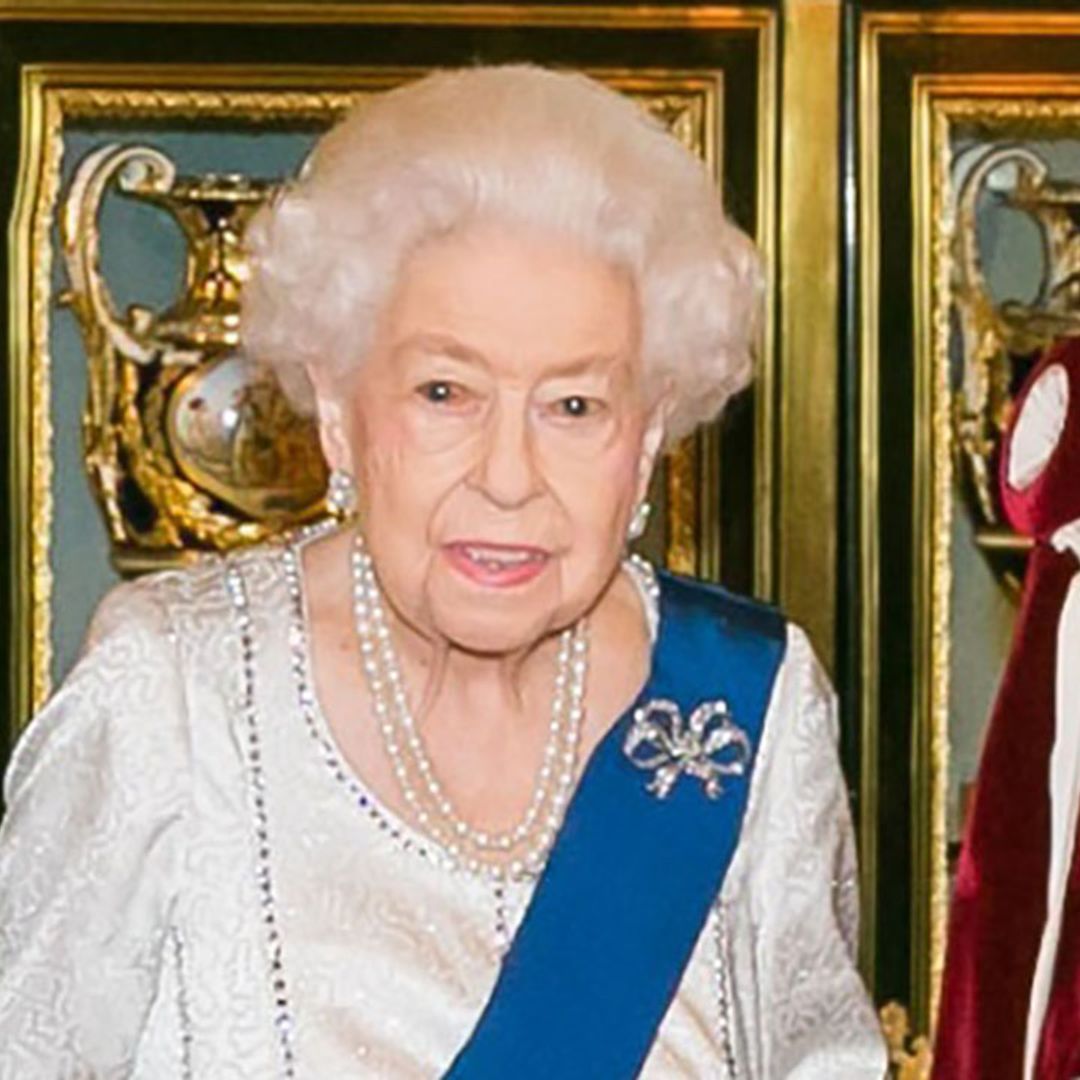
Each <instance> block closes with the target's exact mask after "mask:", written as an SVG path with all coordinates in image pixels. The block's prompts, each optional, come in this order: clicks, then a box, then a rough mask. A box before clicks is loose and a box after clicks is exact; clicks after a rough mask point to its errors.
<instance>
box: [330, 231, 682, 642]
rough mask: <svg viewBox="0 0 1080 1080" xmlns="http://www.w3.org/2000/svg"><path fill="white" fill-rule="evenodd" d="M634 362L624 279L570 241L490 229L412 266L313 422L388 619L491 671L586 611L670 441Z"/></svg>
mask: <svg viewBox="0 0 1080 1080" xmlns="http://www.w3.org/2000/svg"><path fill="white" fill-rule="evenodd" d="M639 342H640V330H639V316H638V305H637V297H636V295H635V290H634V287H633V283H632V281H631V279H630V277H629V276H628V275H627V274H625V273H623V272H622V271H620V270H619V269H617V268H615V267H614V266H612V265H611V264H610V263H608V262H607V261H605V260H603V259H602V258H599V257H597V256H594V255H590V254H586V253H585V252H583V251H582V250H580V249H579V248H577V247H576V246H574V245H572V244H571V243H570V242H568V241H564V240H562V239H559V238H552V237H551V236H548V235H546V234H536V233H533V232H532V231H531V230H528V229H526V228H523V227H510V226H502V225H496V224H490V223H485V224H474V225H470V226H468V227H467V228H463V229H461V230H459V231H457V232H455V233H453V234H451V235H449V236H446V237H442V238H439V239H436V240H433V241H430V242H428V243H426V244H425V245H423V246H421V247H420V248H419V249H417V251H416V252H414V253H413V254H412V256H411V257H410V258H409V259H408V260H407V262H406V263H405V265H404V266H403V268H402V271H401V273H400V275H399V279H398V281H397V284H396V287H395V289H394V291H393V292H392V294H391V296H390V297H389V299H388V302H387V304H386V306H385V308H384V310H383V312H382V316H381V319H380V322H379V325H378V326H377V328H376V332H375V335H374V342H373V346H372V349H371V351H370V353H369V355H368V357H367V358H366V360H365V363H364V365H363V367H362V369H361V371H360V373H359V374H358V376H357V377H356V379H355V380H353V381H352V382H351V383H350V384H349V387H350V389H349V394H348V398H347V400H346V401H345V402H344V404H343V406H341V407H340V409H339V412H340V419H339V421H337V422H334V421H331V422H330V423H329V424H328V423H327V417H328V415H329V416H331V417H332V416H333V413H334V409H333V408H332V407H331V408H330V410H329V412H328V411H327V409H326V408H324V409H323V424H324V436H325V438H326V441H327V445H328V448H329V451H330V455H331V457H337V458H339V460H338V461H334V462H332V463H333V464H340V465H343V466H344V467H347V468H350V469H351V470H352V471H353V472H354V473H355V475H356V477H357V482H358V487H359V497H360V498H359V511H360V519H361V522H362V528H363V531H364V534H365V538H366V540H367V544H368V548H369V550H370V551H371V554H372V558H373V559H374V562H375V567H376V572H377V574H378V576H379V579H380V582H381V584H382V586H383V589H384V591H385V593H386V595H387V598H388V600H389V602H390V604H391V605H392V607H393V608H394V609H395V611H396V612H397V614H398V615H399V616H401V617H402V618H404V619H405V620H406V621H407V622H408V623H410V624H411V625H412V626H413V627H414V628H415V629H417V630H419V631H420V632H421V633H424V634H425V635H426V636H429V637H431V636H434V637H437V638H442V639H445V640H446V641H448V642H449V643H450V644H451V645H454V646H456V647H458V648H463V649H466V650H468V651H470V652H475V653H485V654H503V653H508V652H513V651H517V650H520V649H523V648H527V647H528V646H530V645H531V644H533V643H535V642H536V641H538V640H539V639H540V638H541V637H542V636H544V635H545V634H547V633H550V632H553V631H555V630H558V629H561V628H562V627H564V626H567V625H569V624H570V623H571V622H573V621H574V620H575V619H576V618H577V617H578V616H580V615H581V614H583V613H584V612H585V611H587V610H588V609H589V608H590V607H591V606H592V605H593V604H594V603H595V602H596V600H597V599H598V597H599V596H600V594H601V593H602V592H603V590H604V589H605V587H606V586H607V584H608V583H609V582H610V580H611V578H612V575H613V573H614V570H615V568H616V567H617V565H618V562H619V558H620V555H621V553H622V548H623V543H624V537H625V534H626V526H627V522H628V520H629V517H630V515H631V513H632V510H633V507H634V504H635V502H636V501H637V499H638V498H640V497H642V496H643V494H644V487H645V483H646V481H647V478H648V474H649V472H650V471H651V466H652V462H653V458H654V456H655V453H656V450H657V447H658V445H659V442H660V438H661V434H662V432H661V426H660V409H659V408H654V409H652V410H651V411H650V409H649V407H648V403H647V401H646V399H645V396H644V390H643V386H642V378H641V368H640V356H639ZM335 429H336V432H337V434H336V435H335ZM335 446H337V447H338V448H339V449H337V450H335Z"/></svg>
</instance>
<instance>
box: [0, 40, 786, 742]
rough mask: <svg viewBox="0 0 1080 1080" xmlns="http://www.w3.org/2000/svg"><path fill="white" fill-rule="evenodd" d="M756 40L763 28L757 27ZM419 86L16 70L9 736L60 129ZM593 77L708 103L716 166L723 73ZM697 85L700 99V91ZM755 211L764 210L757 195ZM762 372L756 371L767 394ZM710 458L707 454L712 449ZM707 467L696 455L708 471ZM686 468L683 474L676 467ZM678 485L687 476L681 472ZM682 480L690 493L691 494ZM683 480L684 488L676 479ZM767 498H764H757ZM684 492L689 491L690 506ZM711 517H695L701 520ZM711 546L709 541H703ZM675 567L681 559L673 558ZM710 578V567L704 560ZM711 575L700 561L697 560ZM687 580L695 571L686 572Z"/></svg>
mask: <svg viewBox="0 0 1080 1080" xmlns="http://www.w3.org/2000/svg"><path fill="white" fill-rule="evenodd" d="M759 29H761V27H759ZM774 36H775V27H774V24H773V23H772V22H769V23H768V24H767V26H766V28H765V29H764V30H762V38H761V51H760V52H759V64H760V66H761V68H762V76H761V80H760V85H759V87H758V91H759V94H761V95H763V97H762V98H761V99H759V111H760V124H759V132H758V138H759V147H760V152H761V153H762V155H763V158H764V160H768V154H769V149H768V148H769V147H770V146H771V142H772V132H773V131H774V130H775V129H774V126H773V125H774V117H775V112H774V102H773V97H772V95H771V93H766V91H771V87H772V79H771V74H770V73H771V71H772V63H773V53H772V51H771V46H772V43H773V40H774ZM419 73H420V69H407V68H385V69H383V68H379V69H372V68H366V69H359V68H354V69H348V68H333V67H323V68H313V67H310V66H307V67H300V66H294V67H287V66H282V65H274V66H273V67H270V66H262V65H199V66H190V65H189V66H183V65H176V66H164V67H162V66H151V65H93V64H86V65H84V64H55V65H48V64H42V65H27V66H25V67H24V68H23V70H22V73H21V75H22V78H21V108H22V137H23V141H22V145H21V148H20V162H19V168H20V174H19V181H18V187H17V191H16V200H15V211H14V213H13V216H12V221H11V226H10V230H9V237H8V242H9V259H10V265H11V266H12V269H13V274H12V288H11V291H10V294H9V310H10V315H11V319H10V327H11V330H10V338H9V349H10V355H11V358H12V363H11V375H10V380H11V382H10V385H11V391H12V396H11V409H12V412H11V416H12V448H13V453H12V455H11V459H10V462H9V475H10V478H11V481H12V492H13V504H14V505H13V513H14V520H15V521H16V522H18V523H19V526H20V527H19V528H18V529H17V532H18V536H17V538H16V545H15V548H14V550H13V551H12V553H11V556H10V559H11V567H12V581H13V583H14V595H13V608H14V610H13V613H12V614H13V625H14V626H15V627H16V632H15V633H14V634H13V642H14V655H13V657H12V664H13V669H14V670H13V674H14V690H13V694H14V700H13V702H12V705H13V710H12V717H11V727H12V734H13V735H17V733H18V729H19V727H20V726H21V724H22V723H23V722H24V721H25V719H26V717H27V716H28V715H30V714H31V713H32V712H33V711H35V710H36V709H37V708H38V707H40V706H41V704H43V703H44V701H45V699H46V697H47V696H48V693H49V692H50V689H51V687H50V666H51V641H50V629H51V628H50V622H51V620H50V601H51V590H52V575H51V569H50V565H49V559H50V552H49V549H50V536H51V532H52V501H51V500H52V494H51V479H52V476H51V441H52V432H51V430H50V411H49V377H50V375H49V315H48V312H49V305H50V302H51V301H50V296H51V277H50V269H51V267H50V261H51V246H50V245H51V236H50V230H51V227H52V223H53V216H54V214H55V211H56V208H57V198H58V195H59V183H60V171H59V170H60V159H61V155H62V150H63V146H62V133H63V126H64V124H65V122H66V121H68V120H75V119H139V118H152V117H160V116H162V115H163V114H165V115H168V116H169V117H173V118H198V117H203V116H210V115H212V116H215V117H237V118H243V119H254V120H255V121H256V122H258V121H259V120H263V121H268V120H275V119H282V118H288V119H293V120H295V119H300V120H311V121H312V122H325V121H327V120H329V119H330V118H332V116H333V115H335V114H336V113H338V112H340V111H342V110H343V109H345V108H347V107H348V106H349V105H350V104H351V103H352V102H353V101H355V100H356V99H357V98H358V97H360V96H362V95H364V94H366V93H370V92H371V91H372V90H374V89H378V88H380V87H385V86H389V85H392V84H394V83H395V82H399V81H401V80H402V79H404V78H406V77H409V76H413V75H416V74H419ZM593 74H595V75H597V76H599V77H601V78H606V79H609V80H610V81H612V82H613V83H615V84H616V85H618V86H619V87H620V89H623V90H626V91H629V92H632V93H637V94H642V95H644V94H647V93H649V92H650V91H654V92H656V93H658V94H662V93H663V92H664V91H667V92H670V91H671V88H672V87H673V85H676V84H678V85H679V86H682V84H684V83H685V84H686V86H687V87H691V88H697V89H699V90H701V91H702V92H705V91H706V90H707V91H708V96H709V98H710V99H715V100H714V101H713V105H714V108H713V109H712V113H711V114H709V113H708V112H707V114H706V115H705V117H704V120H703V132H702V139H703V149H704V151H705V155H706V157H707V159H708V160H709V163H710V165H717V166H718V165H719V156H720V151H721V145H720V142H721V139H720V135H721V132H720V128H721V123H722V107H721V104H720V101H721V99H720V94H721V93H722V86H718V80H719V79H720V78H721V73H720V72H718V71H717V72H702V71H696V72H692V71H687V72H682V71H676V70H662V71H650V70H647V69H640V70H621V69H620V70H617V71H616V70H606V69H596V70H594V71H593ZM706 84H708V86H707V87H706ZM764 190H765V193H766V194H765V198H764V201H763V202H762V204H761V206H760V208H759V223H760V226H761V228H760V230H759V237H758V239H759V242H762V245H763V247H765V248H766V251H767V252H768V247H767V245H768V244H769V242H770V240H771V236H772V218H771V188H770V187H769V186H768V184H767V183H766V185H765V188H764ZM759 198H762V196H761V194H760V193H759ZM769 373H771V367H768V368H767V369H766V381H767V379H768V377H769ZM772 389H773V387H772V384H771V383H769V384H768V385H763V387H762V392H761V393H760V394H759V398H761V399H763V400H764V399H768V398H769V397H770V396H771V391H772ZM711 449H712V450H715V449H716V447H715V444H713V445H712V447H711ZM707 459H708V455H707V454H704V453H703V454H702V455H701V461H702V463H704V462H705V461H706V460H707ZM686 463H688V464H689V466H690V469H691V471H696V470H697V469H698V468H700V472H699V473H698V484H697V488H698V492H699V498H704V494H705V482H707V481H709V482H711V480H713V479H715V477H714V476H712V475H711V474H710V475H708V476H707V475H705V471H706V470H705V469H704V467H703V466H701V467H699V466H698V465H697V462H695V460H694V456H693V455H690V456H689V457H688V459H687V462H686ZM684 464H685V463H684ZM684 473H685V470H684ZM692 479H693V477H692V475H691V486H692V487H693V483H692ZM684 480H685V476H684ZM765 492H766V495H767V496H769V497H771V488H770V487H768V486H766V488H765ZM692 494H693V492H692V491H691V495H692ZM759 505H762V506H763V509H762V511H761V512H760V514H759V515H758V527H759V528H760V529H761V530H763V531H767V529H768V526H769V524H770V521H769V519H770V513H769V510H768V507H769V500H768V498H766V500H765V502H764V503H763V504H761V503H759ZM709 520H711V518H709V517H706V516H705V515H704V514H703V516H702V521H703V522H704V521H709ZM713 532H714V534H715V529H714V530H713ZM704 533H705V530H703V532H702V535H701V538H700V539H701V546H700V548H699V549H698V553H691V554H690V555H689V556H686V553H683V554H684V557H685V558H689V560H690V561H694V555H695V554H699V553H700V552H703V551H705V550H707V549H708V550H711V547H710V545H711V546H712V547H716V549H717V551H718V550H719V549H718V542H717V538H716V536H715V535H712V536H706V535H704ZM671 554H672V555H675V556H676V557H677V556H678V554H679V553H678V552H677V551H673V552H671ZM711 559H712V562H713V563H715V564H716V565H715V566H714V567H712V569H713V571H714V572H715V569H716V567H718V560H716V558H715V556H712V557H711ZM702 562H703V564H705V565H703V567H702V568H701V569H703V570H704V572H706V573H707V572H709V570H710V566H709V565H708V564H709V562H710V559H709V558H704V559H702ZM691 569H693V568H691Z"/></svg>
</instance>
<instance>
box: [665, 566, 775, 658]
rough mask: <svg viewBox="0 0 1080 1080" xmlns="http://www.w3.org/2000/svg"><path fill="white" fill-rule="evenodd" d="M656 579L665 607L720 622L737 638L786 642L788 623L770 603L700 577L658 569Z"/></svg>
mask: <svg viewBox="0 0 1080 1080" xmlns="http://www.w3.org/2000/svg"><path fill="white" fill-rule="evenodd" d="M657 576H658V579H659V582H660V587H661V595H662V596H663V598H664V601H666V603H667V604H668V605H673V604H674V605H678V606H680V607H681V608H683V609H689V610H692V611H699V612H701V613H702V614H704V615H706V616H711V617H713V618H716V619H719V620H720V621H721V622H722V623H723V624H724V625H725V626H726V627H727V628H729V629H730V630H732V631H734V632H736V633H739V634H740V635H749V636H761V637H764V638H769V639H772V640H774V641H779V642H784V641H786V639H787V634H788V621H787V619H786V618H785V617H784V614H783V612H781V611H780V609H779V608H777V607H775V606H773V605H772V604H768V603H765V602H764V601H761V600H756V599H754V598H753V597H750V596H745V595H742V594H740V593H736V592H732V591H731V590H730V589H727V588H725V587H724V586H722V585H718V584H716V583H714V582H709V581H702V580H701V579H700V578H694V577H687V576H685V575H683V574H675V573H672V572H670V571H666V570H661V571H660V572H659V573H658V575H657Z"/></svg>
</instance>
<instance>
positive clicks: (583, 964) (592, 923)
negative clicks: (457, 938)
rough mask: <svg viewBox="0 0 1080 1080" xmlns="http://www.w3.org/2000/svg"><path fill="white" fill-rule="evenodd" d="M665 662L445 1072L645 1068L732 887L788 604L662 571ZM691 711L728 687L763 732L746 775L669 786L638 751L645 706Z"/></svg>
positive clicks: (573, 808)
mask: <svg viewBox="0 0 1080 1080" xmlns="http://www.w3.org/2000/svg"><path fill="white" fill-rule="evenodd" d="M660 582H661V594H660V628H659V638H658V640H657V642H656V645H655V647H654V651H653V662H652V670H651V672H650V675H649V678H648V680H647V682H646V684H645V687H644V688H643V689H642V691H641V693H640V694H639V695H638V697H637V699H636V700H635V702H634V704H633V705H632V706H631V707H630V709H629V710H628V711H627V713H626V714H625V715H623V716H622V718H621V719H620V720H619V721H618V722H617V723H616V724H615V726H614V727H613V728H612V730H611V731H610V732H609V733H608V734H607V735H606V736H605V737H604V738H603V740H602V741H601V742H600V744H599V745H598V746H597V748H596V750H595V751H594V753H593V754H592V757H591V758H590V760H589V763H588V765H587V767H586V769H585V773H584V775H583V776H582V779H581V782H580V784H579V785H578V789H577V791H576V793H575V795H574V798H573V799H572V801H571V803H570V806H569V807H568V809H567V813H566V819H565V821H564V823H563V827H562V829H561V830H560V832H559V836H558V839H557V840H556V842H555V846H554V847H553V849H552V851H551V854H550V857H549V859H548V863H547V867H546V868H545V870H544V873H543V874H542V876H541V878H540V880H539V882H538V883H537V886H536V890H535V892H534V893H533V897H532V900H531V902H530V904H529V907H528V910H527V911H526V912H525V916H524V918H523V920H522V923H521V926H520V928H519V930H518V932H517V935H516V937H515V938H514V941H513V943H512V945H511V947H510V950H509V952H508V953H507V955H506V958H505V961H504V963H503V967H502V971H501V973H500V975H499V979H498V981H497V983H496V985H495V989H494V991H493V993H492V995H491V998H490V1000H489V1001H488V1004H487V1007H486V1008H485V1010H484V1012H483V1014H482V1016H481V1017H480V1020H479V1022H478V1023H477V1026H476V1028H475V1030H474V1031H473V1033H472V1035H471V1036H470V1038H469V1040H468V1042H467V1043H466V1044H465V1046H464V1048H463V1049H462V1050H461V1052H460V1053H459V1055H458V1057H457V1058H456V1059H455V1061H454V1063H453V1065H452V1066H451V1067H450V1070H449V1072H448V1073H446V1078H445V1080H505V1078H507V1077H513V1078H514V1080H552V1078H553V1077H554V1078H558V1080H579V1078H585V1077H590V1078H593V1077H595V1078H596V1080H629V1078H630V1077H634V1076H636V1075H637V1074H638V1072H639V1071H640V1069H641V1067H642V1065H643V1063H644V1061H645V1058H646V1056H647V1055H648V1052H649V1049H650V1047H651V1046H652V1043H653V1039H654V1038H655V1036H656V1031H657V1028H658V1027H659V1026H660V1022H661V1020H662V1019H663V1017H664V1014H665V1012H666V1011H667V1008H668V1005H669V1004H670V1002H671V999H672V998H673V997H674V995H675V992H676V990H677V989H678V986H679V983H680V981H681V978H682V974H683V971H684V969H685V968H686V965H687V963H688V962H689V960H690V956H691V953H692V952H693V949H694V945H695V943H696V942H697V939H698V937H699V935H700V933H701V931H702V928H703V926H704V924H705V920H706V919H707V917H708V914H709V910H710V908H711V907H712V905H713V903H714V902H715V900H716V898H717V896H718V895H719V892H720V887H721V885H722V884H723V882H724V876H725V874H726V873H727V869H728V866H729V864H730V862H731V858H732V855H733V854H734V852H735V848H736V845H737V844H738V840H739V831H740V828H741V825H742V819H743V813H744V811H745V808H746V799H747V794H748V792H749V788H750V777H751V775H752V764H753V756H754V754H755V753H756V750H757V747H758V745H759V742H760V737H761V730H762V727H763V724H764V719H765V712H766V709H767V707H768V703H769V698H770V696H771V693H772V687H773V683H774V681H775V677H776V672H777V669H778V667H779V665H780V661H781V659H782V658H783V654H784V644H785V640H786V633H785V628H784V621H783V619H782V617H781V616H780V615H779V614H778V613H776V612H775V611H773V610H772V609H769V608H765V607H763V606H761V605H759V604H755V603H753V602H752V601H748V600H743V599H740V598H738V597H734V596H732V595H730V594H729V593H727V592H725V591H723V590H721V589H719V588H716V587H714V586H708V585H703V584H701V583H699V582H694V581H690V580H687V579H685V578H677V577H675V576H673V575H669V574H662V575H661V577H660ZM658 699H667V700H669V701H672V702H674V703H676V704H677V705H678V706H679V709H680V712H681V714H682V716H683V718H688V717H689V716H690V715H691V713H692V712H694V710H695V709H696V707H697V706H699V705H700V704H702V703H703V702H709V701H717V700H718V699H723V700H724V701H725V702H726V703H727V705H728V707H729V708H730V715H731V720H732V721H733V722H734V724H737V725H738V727H739V728H740V729H741V730H742V732H744V733H745V735H746V736H747V737H748V747H749V762H748V764H747V767H746V769H745V773H744V775H742V776H727V777H724V779H723V785H722V786H723V792H722V793H721V794H719V795H717V797H715V798H710V797H709V796H708V794H707V792H706V790H705V784H704V782H703V780H702V779H699V778H698V777H697V776H694V775H689V774H687V773H685V772H684V773H682V774H680V775H679V776H678V777H677V779H675V781H674V784H673V786H672V787H671V789H670V791H669V793H668V794H667V795H666V796H665V797H663V798H660V797H659V796H658V795H657V794H655V793H654V792H653V791H651V790H649V784H650V777H653V776H654V774H653V773H650V772H648V771H645V770H643V769H642V768H640V767H639V766H637V765H635V764H634V763H633V762H632V761H631V760H630V759H629V758H628V756H627V755H626V753H625V752H624V744H625V741H626V737H627V735H628V733H629V731H630V729H631V726H632V724H633V722H634V715H635V711H636V710H638V709H639V708H642V707H645V706H646V704H647V703H650V702H653V701H656V700H658Z"/></svg>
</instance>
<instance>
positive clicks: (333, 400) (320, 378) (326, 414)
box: [307, 367, 354, 474]
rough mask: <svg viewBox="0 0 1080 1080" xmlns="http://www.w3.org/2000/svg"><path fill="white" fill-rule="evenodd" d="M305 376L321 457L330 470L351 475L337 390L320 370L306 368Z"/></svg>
mask: <svg viewBox="0 0 1080 1080" xmlns="http://www.w3.org/2000/svg"><path fill="white" fill-rule="evenodd" d="M307 374H308V379H310V380H311V386H312V388H313V390H314V391H315V407H316V410H317V414H318V421H319V442H320V443H321V444H322V451H323V457H325V458H326V463H327V464H328V465H329V466H330V468H331V469H341V470H342V471H344V472H347V473H350V474H351V473H353V472H354V468H353V465H354V463H353V454H352V443H351V441H350V439H349V426H348V422H347V419H346V416H345V410H344V408H343V407H342V402H341V393H340V390H341V388H340V386H338V385H337V384H336V383H335V382H334V380H332V379H331V378H330V377H329V376H328V375H327V373H326V372H325V371H323V370H321V369H320V368H316V367H309V368H308V369H307Z"/></svg>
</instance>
